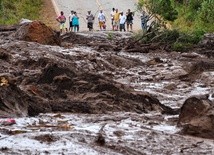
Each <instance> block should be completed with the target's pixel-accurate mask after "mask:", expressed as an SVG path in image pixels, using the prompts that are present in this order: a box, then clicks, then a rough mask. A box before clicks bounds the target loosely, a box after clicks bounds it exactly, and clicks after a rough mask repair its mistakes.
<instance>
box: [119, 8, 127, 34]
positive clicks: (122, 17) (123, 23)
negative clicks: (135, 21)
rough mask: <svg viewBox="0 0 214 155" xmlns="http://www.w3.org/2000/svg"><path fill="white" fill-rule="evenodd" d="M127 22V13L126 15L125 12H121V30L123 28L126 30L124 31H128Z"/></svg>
mask: <svg viewBox="0 0 214 155" xmlns="http://www.w3.org/2000/svg"><path fill="white" fill-rule="evenodd" d="M125 23H126V15H124V14H123V12H121V14H120V31H122V30H124V32H125V31H126V29H125Z"/></svg>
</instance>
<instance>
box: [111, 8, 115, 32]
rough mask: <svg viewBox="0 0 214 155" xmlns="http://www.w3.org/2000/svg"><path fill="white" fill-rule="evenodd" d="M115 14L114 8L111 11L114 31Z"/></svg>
mask: <svg viewBox="0 0 214 155" xmlns="http://www.w3.org/2000/svg"><path fill="white" fill-rule="evenodd" d="M114 14H115V8H112V11H111V14H110V15H111V26H112V30H114Z"/></svg>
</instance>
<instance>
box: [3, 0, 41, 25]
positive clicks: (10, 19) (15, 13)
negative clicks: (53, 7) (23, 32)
mask: <svg viewBox="0 0 214 155" xmlns="http://www.w3.org/2000/svg"><path fill="white" fill-rule="evenodd" d="M41 7H42V0H0V24H1V25H10V24H15V23H17V22H18V21H19V20H20V19H21V18H27V19H31V20H35V19H38V18H39V16H40V14H39V11H40V10H41Z"/></svg>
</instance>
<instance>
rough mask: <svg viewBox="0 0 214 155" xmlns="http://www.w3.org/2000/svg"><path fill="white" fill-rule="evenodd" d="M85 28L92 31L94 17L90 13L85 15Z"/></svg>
mask: <svg viewBox="0 0 214 155" xmlns="http://www.w3.org/2000/svg"><path fill="white" fill-rule="evenodd" d="M86 20H87V27H88V29H89V31H91V30H93V23H94V16H93V15H92V14H91V11H88V14H87V15H86Z"/></svg>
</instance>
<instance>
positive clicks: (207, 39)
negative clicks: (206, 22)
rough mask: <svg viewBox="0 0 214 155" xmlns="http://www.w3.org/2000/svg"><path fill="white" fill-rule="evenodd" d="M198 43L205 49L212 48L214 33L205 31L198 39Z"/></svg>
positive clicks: (213, 45)
mask: <svg viewBox="0 0 214 155" xmlns="http://www.w3.org/2000/svg"><path fill="white" fill-rule="evenodd" d="M199 45H200V46H201V47H204V48H206V49H211V50H213V47H214V33H207V34H205V35H204V37H203V39H202V40H201V41H200V43H199Z"/></svg>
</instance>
